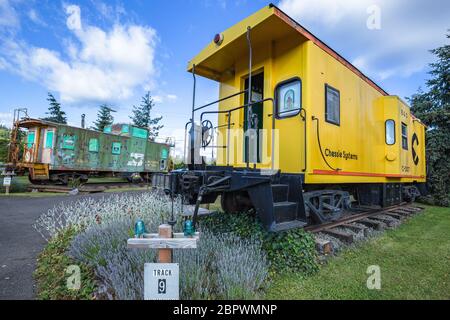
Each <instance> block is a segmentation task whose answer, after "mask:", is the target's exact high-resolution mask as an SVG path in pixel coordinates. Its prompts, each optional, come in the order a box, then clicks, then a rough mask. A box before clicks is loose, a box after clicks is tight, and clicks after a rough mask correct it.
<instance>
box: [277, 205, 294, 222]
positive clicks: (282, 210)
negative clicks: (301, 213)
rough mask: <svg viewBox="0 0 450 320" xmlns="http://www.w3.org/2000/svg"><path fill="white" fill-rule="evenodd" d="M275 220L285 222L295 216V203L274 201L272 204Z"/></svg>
mask: <svg viewBox="0 0 450 320" xmlns="http://www.w3.org/2000/svg"><path fill="white" fill-rule="evenodd" d="M273 213H274V216H275V222H276V223H281V222H287V221H292V220H295V219H296V218H297V203H295V202H288V201H284V202H275V203H274V204H273Z"/></svg>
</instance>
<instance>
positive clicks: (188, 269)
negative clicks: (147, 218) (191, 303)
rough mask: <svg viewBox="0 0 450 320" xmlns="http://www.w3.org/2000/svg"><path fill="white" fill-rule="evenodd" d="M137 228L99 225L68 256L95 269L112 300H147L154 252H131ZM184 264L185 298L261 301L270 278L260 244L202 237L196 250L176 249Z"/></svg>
mask: <svg viewBox="0 0 450 320" xmlns="http://www.w3.org/2000/svg"><path fill="white" fill-rule="evenodd" d="M131 231H132V226H131V225H130V224H128V222H127V221H122V222H119V223H115V224H110V225H106V226H105V225H96V226H93V227H90V228H89V229H87V230H86V231H85V232H82V233H80V234H79V235H78V236H76V237H75V238H74V240H73V241H72V244H71V247H70V250H69V255H70V256H72V257H73V258H74V259H76V260H79V261H82V262H84V263H86V264H88V265H90V266H91V267H93V268H94V269H95V272H96V275H97V277H98V278H99V279H100V280H101V282H102V283H103V285H104V286H105V287H106V290H105V291H107V292H108V293H109V295H108V296H107V298H109V299H120V300H129V299H133V300H135V299H142V298H143V291H144V288H143V283H144V279H143V274H144V264H145V263H146V262H155V260H156V255H155V251H154V250H136V249H135V250H132V249H127V247H126V240H127V238H128V237H129V236H130V233H131ZM174 262H178V263H179V264H180V296H181V298H182V299H251V298H256V297H257V293H258V291H259V290H260V289H261V288H262V287H263V286H264V283H265V280H266V278H267V275H268V264H267V260H266V257H265V254H264V253H263V251H262V250H261V245H260V243H259V242H258V241H256V240H252V239H249V240H240V239H239V238H236V237H234V236H232V235H214V234H212V233H210V232H208V231H205V232H203V233H202V235H201V237H200V241H199V243H198V248H197V249H186V250H175V251H174Z"/></svg>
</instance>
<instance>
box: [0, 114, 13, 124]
mask: <svg viewBox="0 0 450 320" xmlns="http://www.w3.org/2000/svg"><path fill="white" fill-rule="evenodd" d="M12 122H13V115H12V113H11V112H0V125H3V126H7V127H11V124H12Z"/></svg>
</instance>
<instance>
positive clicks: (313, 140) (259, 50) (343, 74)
mask: <svg viewBox="0 0 450 320" xmlns="http://www.w3.org/2000/svg"><path fill="white" fill-rule="evenodd" d="M267 14H268V12H267V11H263V13H262V16H261V17H260V16H252V19H251V22H252V24H253V25H258V23H259V22H258V19H268V18H267V17H266V15H267ZM257 18H258V19H257ZM244 24H246V22H245V23H240V24H238V25H237V27H232V28H230V29H228V30H227V32H226V33H225V35H226V37H225V39H236V38H238V35H239V34H242V30H241V29H245V28H244ZM273 32H274V34H276V31H273ZM278 34H281V32H280V33H278ZM230 42H231V40H230ZM235 46H236V48H237V50H238V51H239V52H245V50H244V49H245V47H246V44H245V42H244V43H242V42H239V43H238V44H235ZM220 50H221V49H220V48H216V47H214V48H212V47H211V48H209V49H207V50H205V51H204V52H203V54H204V55H205V56H202V57H199V58H198V59H197V60H198V61H199V62H200V61H202V60H204V59H206V55H208V57H209V58H208V59H209V60H208V63H209V64H210V65H214V64H220V63H221V62H220V59H219V58H218V61H219V62H215V61H214V59H213V58H211V57H213V55H211V54H212V53H211V52H214V53H217V52H218V51H220ZM227 50H228V49H227ZM262 71H263V72H264V98H274V90H275V87H276V86H277V84H279V83H280V82H282V81H285V80H288V79H291V78H294V77H298V78H300V79H301V81H302V107H303V108H304V109H305V110H306V114H307V117H306V126H307V127H306V130H307V135H306V149H307V154H306V155H305V152H304V149H305V145H304V144H305V136H304V125H305V122H303V121H302V118H301V116H300V115H296V116H293V117H289V118H285V119H277V120H276V124H275V128H276V134H275V137H276V139H275V155H276V157H275V169H280V170H281V171H282V172H285V173H303V171H302V169H303V167H304V162H305V156H306V162H307V171H306V172H305V182H306V183H317V184H323V183H328V184H339V183H387V182H413V181H417V182H424V181H425V140H424V139H425V127H424V126H423V125H422V124H421V123H420V122H419V121H417V120H414V118H413V116H412V115H411V113H410V110H409V107H408V106H407V105H406V104H405V103H404V102H403V101H401V100H400V99H399V98H398V97H396V96H386V95H383V91H382V90H381V89H380V88H378V87H377V86H376V85H374V84H373V82H371V81H368V80H367V78H364V77H362V76H361V75H360V74H358V72H355V69H354V68H353V69H352V68H350V67H349V65H348V64H346V63H343V62H342V61H338V59H337V58H336V57H335V56H333V55H332V54H330V53H329V52H326V51H325V50H324V49H323V48H322V47H321V46H319V45H318V44H316V43H314V42H313V41H311V40H307V39H306V38H305V37H304V36H302V35H301V34H300V33H288V32H287V33H285V36H284V37H277V38H270V37H268V38H267V39H266V40H265V41H262V42H261V41H258V43H257V44H256V45H254V47H253V74H256V73H258V72H262ZM247 75H248V56H247V55H245V54H242V55H241V56H239V57H236V58H235V61H234V64H233V66H232V67H229V68H228V70H227V71H226V72H223V73H222V74H221V76H220V77H219V79H218V80H219V81H220V98H224V97H226V96H228V95H231V94H234V93H237V92H239V91H242V90H243V89H244V81H245V78H246V77H247ZM326 84H328V85H330V86H332V87H333V88H335V89H337V90H339V92H340V125H339V126H337V125H335V124H331V123H328V122H326V121H325V85H326ZM245 103H246V101H244V96H243V95H241V96H238V97H234V98H232V99H228V100H226V101H224V102H221V103H220V104H219V110H221V111H225V110H229V109H231V108H234V107H237V106H241V105H243V104H245ZM271 115H272V105H271V103H270V102H267V103H265V106H264V125H263V128H264V129H266V130H265V135H264V136H263V139H264V140H263V163H261V164H257V165H256V167H257V168H265V169H270V168H271V159H270V155H271V149H270V146H271V136H272V132H271V126H272V118H271ZM312 116H314V117H317V118H318V119H319V120H318V123H319V129H320V141H321V145H322V151H323V153H325V154H327V155H328V156H325V157H326V160H327V162H328V163H329V164H330V165H331V167H333V168H339V170H338V171H334V170H332V169H330V168H329V167H328V166H327V164H326V162H325V161H324V159H323V157H322V155H321V152H320V149H319V145H318V139H317V121H313V120H312ZM243 119H244V110H243V109H242V110H240V111H238V112H234V113H232V116H231V119H230V122H231V123H232V124H234V125H232V126H231V129H232V133H231V134H230V135H231V139H230V141H227V129H226V124H227V116H226V114H220V115H219V126H220V129H219V132H220V134H219V141H218V144H219V145H224V146H228V150H227V149H219V150H218V158H217V164H218V165H227V164H230V165H233V166H235V167H244V166H245V163H244V162H243V159H244V155H243V151H244V150H243ZM387 119H393V120H394V121H395V134H396V142H395V144H394V145H392V146H388V145H387V144H386V142H385V121H386V120H387ZM402 122H404V123H405V124H407V125H408V150H403V149H402V139H401V123H402ZM413 134H416V135H417V137H418V145H416V146H415V149H416V152H417V154H418V157H419V162H418V163H417V165H416V164H415V163H414V161H413V159H412V150H411V148H412V145H411V143H412V140H411V139H412V136H413ZM227 152H229V161H227ZM330 153H335V154H337V155H338V156H334V157H333V156H329V155H330ZM251 165H252V166H253V164H251Z"/></svg>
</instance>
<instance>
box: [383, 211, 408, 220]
mask: <svg viewBox="0 0 450 320" xmlns="http://www.w3.org/2000/svg"><path fill="white" fill-rule="evenodd" d="M385 215H387V216H389V217H392V218H394V219H397V220H403V219H405V216H403V215H401V214H397V213H393V212H386V213H385Z"/></svg>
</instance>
